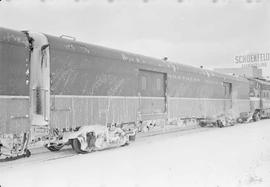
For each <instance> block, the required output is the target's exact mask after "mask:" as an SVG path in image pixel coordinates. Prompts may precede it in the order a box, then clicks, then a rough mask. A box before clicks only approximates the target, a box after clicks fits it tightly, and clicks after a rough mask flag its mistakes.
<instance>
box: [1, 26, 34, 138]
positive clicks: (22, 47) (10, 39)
mask: <svg viewBox="0 0 270 187" xmlns="http://www.w3.org/2000/svg"><path fill="white" fill-rule="evenodd" d="M28 65H29V44H28V40H27V37H26V35H25V34H24V33H22V32H18V31H13V30H9V29H3V28H0V134H3V133H20V132H22V131H25V130H28V129H29V128H30V125H29V112H28V111H29V87H28V85H27V84H26V79H27V77H26V71H27V69H28Z"/></svg>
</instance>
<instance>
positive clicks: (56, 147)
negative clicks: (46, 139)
mask: <svg viewBox="0 0 270 187" xmlns="http://www.w3.org/2000/svg"><path fill="white" fill-rule="evenodd" d="M45 147H46V148H47V149H49V150H50V151H52V152H56V151H59V150H60V149H62V148H63V147H64V144H55V145H48V144H47V145H45Z"/></svg>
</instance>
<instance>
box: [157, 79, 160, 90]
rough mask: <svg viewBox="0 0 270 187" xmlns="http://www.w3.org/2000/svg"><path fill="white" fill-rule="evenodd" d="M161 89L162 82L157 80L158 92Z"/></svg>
mask: <svg viewBox="0 0 270 187" xmlns="http://www.w3.org/2000/svg"><path fill="white" fill-rule="evenodd" d="M160 89H161V80H160V79H157V90H160Z"/></svg>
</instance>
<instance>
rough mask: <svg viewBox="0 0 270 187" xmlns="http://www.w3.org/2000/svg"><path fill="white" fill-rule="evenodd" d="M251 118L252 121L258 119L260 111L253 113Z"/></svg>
mask: <svg viewBox="0 0 270 187" xmlns="http://www.w3.org/2000/svg"><path fill="white" fill-rule="evenodd" d="M252 118H253V120H254V121H259V120H260V119H261V116H260V113H259V112H257V113H255V114H254V115H253V117H252Z"/></svg>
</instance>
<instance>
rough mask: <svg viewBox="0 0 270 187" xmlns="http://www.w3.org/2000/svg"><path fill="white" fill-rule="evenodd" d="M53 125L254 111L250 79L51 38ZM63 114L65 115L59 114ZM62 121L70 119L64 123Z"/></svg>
mask: <svg viewBox="0 0 270 187" xmlns="http://www.w3.org/2000/svg"><path fill="white" fill-rule="evenodd" d="M47 37H48V40H49V43H50V63H51V64H50V65H51V80H52V85H51V90H52V91H51V98H52V101H51V103H52V106H53V107H52V108H53V110H52V115H53V117H52V123H51V124H52V126H55V127H63V126H64V127H75V126H81V125H83V124H88V123H114V122H116V123H125V122H138V121H143V120H156V119H158V120H160V121H162V122H161V125H160V126H164V125H165V121H166V120H169V121H170V119H175V118H179V117H180V118H191V117H198V118H201V117H210V116H213V115H215V116H216V115H220V114H224V113H226V112H228V111H229V110H231V111H233V112H234V113H235V114H236V115H238V114H239V113H241V112H247V111H248V110H249V97H248V90H249V85H248V81H247V80H245V79H243V78H237V77H232V76H228V75H223V74H219V73H216V72H213V71H209V70H204V69H200V68H194V67H191V66H186V65H181V64H176V63H172V62H167V61H163V60H160V59H154V58H149V57H145V56H142V55H137V54H132V53H128V52H123V51H118V50H113V49H108V48H105V47H100V46H95V45H90V44H86V43H82V42H76V41H73V40H68V39H62V38H58V37H53V36H48V35H47ZM60 116H61V117H60ZM60 118H61V119H65V120H64V121H65V122H64V125H63V124H61V123H63V122H61V120H60Z"/></svg>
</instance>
